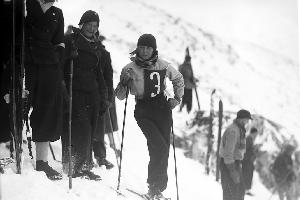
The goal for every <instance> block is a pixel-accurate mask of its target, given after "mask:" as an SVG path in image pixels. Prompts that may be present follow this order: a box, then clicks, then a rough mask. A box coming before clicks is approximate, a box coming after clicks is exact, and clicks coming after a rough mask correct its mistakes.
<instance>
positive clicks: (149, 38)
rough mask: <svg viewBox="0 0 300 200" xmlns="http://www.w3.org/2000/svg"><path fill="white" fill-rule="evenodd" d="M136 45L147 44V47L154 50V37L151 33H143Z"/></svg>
mask: <svg viewBox="0 0 300 200" xmlns="http://www.w3.org/2000/svg"><path fill="white" fill-rule="evenodd" d="M137 46H147V47H152V48H153V50H154V51H155V50H156V39H155V37H154V36H153V35H151V34H143V35H141V36H140V38H139V40H138V42H137Z"/></svg>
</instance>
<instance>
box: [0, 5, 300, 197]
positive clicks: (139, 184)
mask: <svg viewBox="0 0 300 200" xmlns="http://www.w3.org/2000/svg"><path fill="white" fill-rule="evenodd" d="M238 2H239V3H238ZM242 2H243V3H242ZM56 4H57V5H58V6H59V7H60V8H62V9H63V12H64V17H65V25H66V26H67V25H69V24H73V25H75V26H76V25H77V23H78V22H79V19H80V17H81V15H82V14H83V12H84V11H86V10H89V9H92V10H95V11H97V12H99V15H100V32H101V33H102V34H103V35H105V37H106V38H107V40H106V41H105V42H104V44H105V45H106V48H107V49H108V51H110V52H111V56H112V62H113V67H114V70H115V74H114V78H115V81H114V82H115V84H116V83H117V81H118V78H119V75H120V71H121V68H122V67H123V66H124V65H125V64H127V63H128V62H129V59H128V57H129V55H128V53H129V52H131V51H132V50H133V49H134V48H135V45H136V42H137V39H138V37H139V36H140V35H141V34H143V33H145V32H150V33H153V34H154V35H155V36H156V38H157V42H158V51H159V55H161V56H162V57H164V58H166V59H168V60H169V61H170V62H172V63H173V64H174V65H175V67H176V65H177V64H179V63H181V62H182V61H183V58H184V50H185V47H186V46H190V51H191V55H192V64H193V67H194V71H195V75H196V76H197V78H199V79H200V83H199V87H198V93H199V96H200V103H201V107H202V108H203V109H206V110H208V109H209V94H210V92H211V90H212V89H213V88H216V89H217V91H218V95H219V97H221V98H222V99H223V102H224V109H225V110H231V111H236V110H238V109H239V108H241V107H242V108H245V109H249V110H250V111H251V112H252V113H255V114H260V115H263V116H265V117H267V118H269V119H272V120H274V121H275V122H277V123H279V124H281V125H283V126H284V127H285V128H286V129H288V131H289V132H291V133H292V134H294V135H295V136H296V137H297V138H298V141H300V139H299V138H300V136H299V134H298V133H299V132H300V124H299V119H300V112H299V110H300V102H299V101H297V99H299V98H300V89H299V85H300V80H299V71H298V70H299V69H298V67H299V61H298V55H299V52H298V45H297V44H298V35H297V18H296V16H297V14H295V13H296V11H295V9H296V8H297V1H295V0H285V1H280V0H272V1H271V0H255V1H253V0H244V1H240V0H239V1H238V0H236V1H235V0H222V3H220V1H217V0H209V1H208V0H185V1H180V0H159V1H158V0H152V1H142V0H63V1H58V2H57V3H56ZM254 13H255V14H254ZM170 92H171V90H170ZM194 105H196V104H195V101H194ZM117 109H118V117H119V118H118V120H119V127H120V128H121V125H122V120H123V111H124V101H118V100H117ZM195 109H196V107H194V108H193V111H195ZM133 110H134V99H133V98H132V97H130V98H129V102H128V107H127V112H128V113H127V118H126V127H125V138H124V152H123V161H122V162H123V163H122V177H121V188H125V187H130V188H134V189H136V190H138V191H141V192H146V191H147V185H146V178H147V163H148V160H149V157H148V151H147V145H146V140H145V138H144V136H143V134H142V133H141V132H140V130H139V128H138V127H137V125H136V122H135V119H134V117H133ZM177 110H178V108H176V109H175V110H174V131H175V134H176V133H179V132H180V130H182V129H183V127H184V126H185V123H186V120H187V119H189V118H191V115H187V114H186V113H184V112H183V113H179V112H178V111H177ZM120 134H121V130H119V135H120ZM119 137H120V136H119ZM117 141H118V140H117ZM53 147H54V151H55V154H56V156H57V157H58V159H59V160H60V152H61V146H60V141H58V142H56V143H53ZM24 155H25V157H24V166H23V172H22V175H18V174H15V170H14V166H13V165H11V166H8V168H7V169H6V173H5V174H4V175H0V184H1V187H0V191H1V192H0V194H1V195H0V196H1V198H0V199H1V200H40V199H46V200H47V199H49V200H53V199H57V200H65V199H67V200H68V199H70V200H79V199H80V200H85V199H87V200H96V199H97V200H99V199H103V200H106V199H107V200H117V199H126V200H129V199H130V200H131V199H132V200H134V199H137V200H138V199H139V197H135V196H134V195H130V194H127V195H128V196H127V198H126V197H122V196H118V195H117V194H116V192H115V191H114V190H113V189H112V188H116V187H117V176H118V170H117V168H114V169H112V170H110V171H107V170H105V169H103V168H99V167H98V168H95V169H94V172H95V173H97V174H99V175H101V177H102V178H103V180H102V181H100V182H94V181H88V180H81V179H80V178H77V179H74V180H73V189H72V190H71V191H69V189H68V179H67V177H66V176H65V177H64V179H63V180H61V181H57V182H52V181H49V180H48V179H47V178H46V176H45V174H43V173H42V172H36V171H34V170H33V165H32V163H34V161H31V160H30V159H29V158H28V152H27V150H26V148H24ZM34 155H35V154H34ZM0 156H8V152H7V150H6V149H5V148H4V146H3V145H2V146H1V147H0ZM176 156H177V162H178V163H177V164H178V166H177V167H178V183H179V195H180V199H181V200H198V199H209V200H210V199H211V200H218V199H222V189H221V185H220V183H217V182H216V181H215V177H214V176H213V175H210V176H207V175H205V174H204V166H203V165H201V164H200V163H198V162H196V161H193V160H191V159H188V158H185V157H184V155H183V152H182V151H181V150H180V149H176ZM49 158H50V163H51V165H53V166H55V168H56V169H57V170H59V171H61V165H60V163H58V162H56V161H53V160H51V155H49ZM108 159H109V160H111V161H113V162H114V164H116V162H115V158H114V153H113V151H112V150H111V149H110V148H108ZM168 174H169V184H168V188H167V189H166V191H165V192H164V195H165V196H167V197H171V198H172V199H176V186H175V177H174V159H173V149H172V148H171V149H170V158H169V171H168ZM253 182H254V186H253V193H254V194H255V196H253V197H249V196H246V197H245V199H246V200H262V199H269V198H270V197H271V193H270V192H269V191H267V190H266V189H265V188H264V186H263V185H262V184H261V183H260V180H259V178H258V176H257V174H255V175H254V181H253ZM277 199H278V198H277V196H272V200H277Z"/></svg>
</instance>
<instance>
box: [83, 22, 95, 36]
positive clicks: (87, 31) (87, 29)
mask: <svg viewBox="0 0 300 200" xmlns="http://www.w3.org/2000/svg"><path fill="white" fill-rule="evenodd" d="M97 30H98V22H87V23H84V24H83V26H82V33H83V35H84V36H86V37H88V38H92V37H93V36H94V35H95V33H96V32H97Z"/></svg>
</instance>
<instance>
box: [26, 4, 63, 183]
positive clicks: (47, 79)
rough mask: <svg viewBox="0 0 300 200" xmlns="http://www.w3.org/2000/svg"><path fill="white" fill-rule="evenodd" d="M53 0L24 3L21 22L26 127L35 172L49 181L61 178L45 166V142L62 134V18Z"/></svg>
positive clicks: (46, 146)
mask: <svg viewBox="0 0 300 200" xmlns="http://www.w3.org/2000/svg"><path fill="white" fill-rule="evenodd" d="M54 2H55V1H54V0H27V1H26V10H27V16H26V19H25V71H26V81H25V82H26V88H27V89H28V90H29V103H30V105H31V106H32V108H33V109H32V112H31V115H30V125H31V128H32V140H33V141H34V142H35V144H36V170H37V171H44V172H45V173H46V175H47V177H48V178H49V179H51V180H58V179H61V178H62V175H61V174H60V173H58V172H57V171H56V170H54V169H53V168H51V167H50V166H49V165H48V150H49V142H50V141H56V140H58V139H60V136H61V133H62V117H63V113H62V110H63V107H62V69H61V65H62V61H63V54H64V41H63V40H64V17H63V13H62V10H61V9H59V8H57V7H55V6H53V4H54Z"/></svg>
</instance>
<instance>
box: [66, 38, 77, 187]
mask: <svg viewBox="0 0 300 200" xmlns="http://www.w3.org/2000/svg"><path fill="white" fill-rule="evenodd" d="M74 46H75V44H74V41H73V40H72V48H73V47H74ZM72 51H73V52H72V53H73V54H74V56H75V55H77V50H76V49H75V48H73V50H72ZM74 56H73V57H74ZM73 57H72V58H71V60H70V87H69V90H70V91H69V146H68V151H69V173H68V176H69V189H72V101H73Z"/></svg>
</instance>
